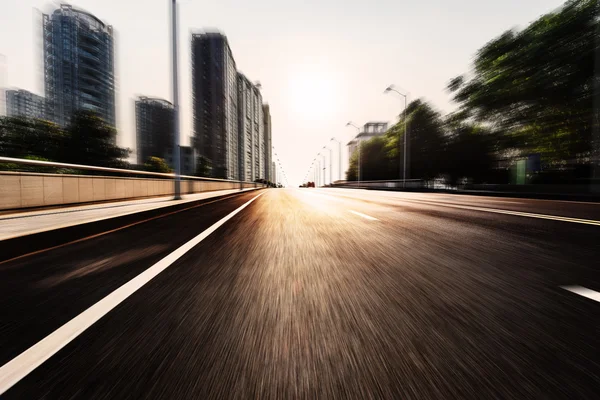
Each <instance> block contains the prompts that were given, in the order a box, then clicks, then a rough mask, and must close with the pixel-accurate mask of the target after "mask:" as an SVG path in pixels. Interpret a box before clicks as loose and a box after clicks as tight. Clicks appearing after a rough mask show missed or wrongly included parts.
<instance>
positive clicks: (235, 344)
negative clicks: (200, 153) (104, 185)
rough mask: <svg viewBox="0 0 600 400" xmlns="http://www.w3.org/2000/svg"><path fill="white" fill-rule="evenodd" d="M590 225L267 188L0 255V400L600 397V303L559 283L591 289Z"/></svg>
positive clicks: (472, 204) (476, 208)
mask: <svg viewBox="0 0 600 400" xmlns="http://www.w3.org/2000/svg"><path fill="white" fill-rule="evenodd" d="M256 196H259V197H258V198H256V199H255V200H254V201H252V202H251V203H250V204H247V206H246V207H245V208H243V209H241V210H239V207H241V206H243V205H244V204H246V203H247V202H248V201H250V200H251V199H253V198H255V197H256ZM234 210H238V213H237V214H235V215H233V216H232V217H231V218H230V219H228V220H226V221H222V218H224V217H226V216H228V215H230V213H232V212H233V211H234ZM219 221H221V222H220V224H221V226H220V227H218V228H217V229H216V230H215V231H214V232H211V231H208V232H206V233H210V234H209V235H206V234H204V235H201V236H200V237H199V236H198V235H200V234H202V232H205V231H206V230H207V229H211V226H213V225H214V224H215V223H219ZM598 221H600V205H598V204H589V203H588V204H586V203H571V202H560V201H544V200H526V199H509V198H493V197H482V196H461V195H445V194H418V193H395V192H394V193H392V192H377V191H362V190H349V189H338V190H336V189H329V190H327V189H316V190H315V189H285V190H284V189H270V190H263V191H260V192H252V193H245V194H241V195H240V196H237V197H234V198H230V199H225V200H220V201H216V202H214V203H211V204H206V205H203V206H201V207H197V208H195V209H192V210H187V211H183V212H181V213H177V214H174V215H170V216H167V217H164V218H160V219H157V220H153V221H150V222H147V223H144V224H140V225H136V226H134V227H131V228H127V229H123V230H120V231H117V232H114V233H110V234H107V235H104V236H100V237H98V238H94V239H90V240H87V241H82V242H78V243H75V244H71V245H67V246H63V247H61V248H58V249H54V250H50V251H46V252H42V253H38V254H34V255H31V256H26V257H23V258H20V259H17V260H13V261H9V262H5V263H1V264H0V317H1V318H0V366H2V367H0V389H2V382H3V376H2V374H1V372H4V373H5V374H6V375H5V376H8V373H9V372H10V373H16V374H17V375H18V374H21V375H23V377H22V379H19V380H18V382H17V383H16V384H15V385H14V386H12V387H10V388H9V389H8V390H7V391H6V392H5V393H3V394H1V395H0V398H2V399H138V398H148V399H228V398H232V399H246V398H256V399H287V398H290V399H295V398H299V399H315V398H322V399H335V398H356V399H369V398H373V399H384V398H385V399H454V398H457V399H462V398H472V399H492V398H499V399H550V398H564V399H597V398H600V357H599V355H600V351H599V349H600V302H599V301H600V295H599V298H598V299H597V300H598V301H596V300H594V299H591V298H588V297H584V296H582V295H580V294H577V293H574V292H572V291H569V290H567V289H565V287H568V288H571V289H572V288H574V287H578V286H581V287H585V288H587V289H590V290H592V291H598V292H600V273H599V271H598V268H600V222H598ZM199 238H200V239H199ZM191 240H196V241H195V242H193V243H192V244H189V245H188V247H186V248H185V249H183V250H182V249H181V248H182V246H185V244H186V243H188V242H189V241H191ZM184 250H187V251H184ZM169 254H174V255H173V256H172V257H170V258H169V257H167V258H168V262H166V261H164V258H165V257H166V256H168V255H169ZM165 263H166V264H168V265H167V266H166V267H164V268H162V267H161V268H162V270H160V271H159V272H160V273H158V274H157V275H156V276H155V277H153V278H152V279H147V283H146V282H144V283H143V284H141V285H138V286H139V289H137V290H133V291H132V290H130V291H129V292H127V293H128V294H127V295H126V296H125V297H124V299H123V301H122V302H121V303H120V304H118V305H117V304H116V303H115V305H113V306H111V308H110V310H109V311H107V314H106V315H104V316H103V317H101V318H100V319H99V320H98V321H97V322H95V323H93V324H91V326H89V327H87V329H85V328H83V329H80V330H81V331H82V332H81V333H80V334H79V332H77V334H72V335H71V336H69V337H68V339H64V338H63V339H61V340H63V341H64V343H63V344H65V346H64V347H63V348H62V349H61V350H59V351H58V352H57V353H56V354H54V355H52V356H51V357H50V358H49V359H48V360H47V361H45V362H43V363H42V364H41V365H40V366H39V367H37V368H35V369H33V370H32V371H29V370H27V367H26V364H27V360H28V359H29V358H28V357H29V356H30V355H31V354H33V353H35V354H33V356H37V355H39V354H37V353H43V352H44V351H48V350H47V349H46V348H45V347H44V346H46V345H47V343H49V342H52V340H53V339H55V338H56V337H57V336H56V335H58V334H57V333H56V332H58V331H61V329H63V328H60V327H61V326H63V327H64V326H65V324H67V325H69V326H71V325H70V324H83V323H84V322H81V321H83V320H85V319H86V318H89V315H90V312H89V310H90V307H92V306H93V307H92V308H91V309H95V307H98V305H99V304H101V305H102V306H104V304H106V299H109V300H110V299H111V298H113V297H114V296H116V295H115V293H117V292H118V293H122V290H129V288H130V286H131V284H130V283H127V282H130V281H131V280H132V279H134V278H135V279H134V280H137V279H139V277H141V276H145V274H148V273H149V271H154V270H155V269H156V268H158V267H160V266H164V265H166V264H165ZM157 271H158V270H157ZM136 277H138V278H136ZM136 282H137V281H136ZM119 288H121V289H119ZM573 290H576V289H573ZM115 291H116V292H115ZM589 293H590V294H591V296H592V297H593V295H594V294H593V293H595V292H589ZM69 321H71V322H69ZM82 326H83V325H82ZM59 328H60V329H59ZM57 329H58V331H57ZM44 338H46V339H44ZM42 339H44V341H42ZM40 341H42V345H43V346H41V347H37V346H38V345H39V343H40ZM36 343H38V345H36ZM34 345H36V347H35V348H33V349H34V350H36V349H38V348H39V349H41V350H39V352H33V351H32V346H34ZM36 351H37V350H36ZM23 354H26V355H27V356H28V357H24V356H23V357H21V358H22V359H24V360H25V362H24V364H22V363H16V362H13V361H11V360H14V359H15V357H17V356H19V355H23ZM24 365H25V366H24ZM30 369H31V368H30ZM5 381H6V379H5Z"/></svg>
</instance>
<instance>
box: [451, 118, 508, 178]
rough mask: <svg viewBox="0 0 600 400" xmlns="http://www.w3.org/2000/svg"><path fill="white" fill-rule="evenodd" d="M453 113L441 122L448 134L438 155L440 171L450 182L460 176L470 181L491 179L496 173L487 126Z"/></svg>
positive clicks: (491, 142)
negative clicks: (443, 122)
mask: <svg viewBox="0 0 600 400" xmlns="http://www.w3.org/2000/svg"><path fill="white" fill-rule="evenodd" d="M453 117H454V116H450V117H449V118H447V119H446V122H445V125H446V129H447V132H448V134H447V136H446V143H445V146H444V147H443V151H442V153H441V156H440V164H441V171H442V173H443V174H444V175H446V177H447V178H448V182H449V183H450V184H452V185H456V184H457V183H458V181H459V180H460V179H461V178H466V179H468V180H470V181H472V182H473V183H495V181H496V180H497V179H498V174H497V173H495V167H496V165H495V164H496V159H495V152H494V147H493V135H492V134H491V131H490V129H487V128H484V127H482V126H480V125H475V124H473V123H470V122H467V121H463V120H461V119H454V118H453ZM504 183H506V182H504Z"/></svg>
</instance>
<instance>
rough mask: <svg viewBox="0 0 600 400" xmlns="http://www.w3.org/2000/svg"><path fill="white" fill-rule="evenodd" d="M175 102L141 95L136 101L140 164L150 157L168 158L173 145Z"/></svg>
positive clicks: (136, 126)
mask: <svg viewBox="0 0 600 400" xmlns="http://www.w3.org/2000/svg"><path fill="white" fill-rule="evenodd" d="M173 123H174V116H173V104H171V102H169V101H167V100H164V99H157V98H152V97H145V96H142V97H139V98H138V100H136V102H135V130H136V148H137V149H136V150H137V162H138V164H144V163H145V162H146V161H147V160H148V158H150V157H159V158H163V159H166V157H167V150H168V151H171V148H172V147H173Z"/></svg>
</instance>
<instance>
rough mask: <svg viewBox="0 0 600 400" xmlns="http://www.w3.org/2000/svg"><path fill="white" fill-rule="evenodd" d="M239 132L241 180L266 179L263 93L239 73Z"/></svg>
mask: <svg viewBox="0 0 600 400" xmlns="http://www.w3.org/2000/svg"><path fill="white" fill-rule="evenodd" d="M238 93H239V97H238V110H239V112H238V120H239V123H238V132H239V140H240V145H239V153H240V161H239V162H240V169H241V170H240V174H241V175H240V176H241V180H245V181H255V180H256V179H265V158H264V154H265V140H264V139H265V138H264V134H263V130H264V122H263V108H262V95H261V93H260V90H259V88H258V86H257V85H255V84H253V83H252V82H250V80H249V79H248V78H247V77H246V76H245V75H244V74H241V73H238Z"/></svg>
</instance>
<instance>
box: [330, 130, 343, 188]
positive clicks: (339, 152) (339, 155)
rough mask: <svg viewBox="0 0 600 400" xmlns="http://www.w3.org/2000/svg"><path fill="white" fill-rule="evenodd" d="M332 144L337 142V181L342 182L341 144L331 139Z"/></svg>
mask: <svg viewBox="0 0 600 400" xmlns="http://www.w3.org/2000/svg"><path fill="white" fill-rule="evenodd" d="M331 140H332V141H333V142H337V144H338V162H339V164H340V165H339V170H338V179H339V180H340V181H341V180H342V142H341V141H339V140H337V139H336V138H331Z"/></svg>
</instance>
